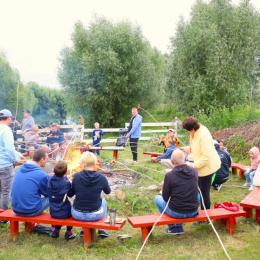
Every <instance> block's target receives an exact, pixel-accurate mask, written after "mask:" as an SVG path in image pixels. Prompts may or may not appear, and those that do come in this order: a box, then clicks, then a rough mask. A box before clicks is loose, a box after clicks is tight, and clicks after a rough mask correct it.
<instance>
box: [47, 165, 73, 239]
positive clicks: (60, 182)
mask: <svg viewBox="0 0 260 260" xmlns="http://www.w3.org/2000/svg"><path fill="white" fill-rule="evenodd" d="M66 172H67V163H66V162H65V161H59V162H57V163H56V165H55V167H54V175H53V176H52V177H51V178H50V179H49V181H48V188H47V191H48V196H49V200H50V214H51V216H52V217H53V218H58V219H64V218H68V217H71V204H70V202H69V200H68V198H67V197H68V196H69V197H72V196H73V195H74V193H73V190H72V188H71V183H70V181H69V180H68V178H67V177H66V176H64V175H65V173H66ZM60 229H61V226H60V225H56V226H55V229H54V231H53V232H52V234H51V237H53V238H58V237H59V235H60ZM71 229H72V227H71V226H67V231H66V233H65V239H66V240H71V239H74V238H75V237H76V234H72V232H71Z"/></svg>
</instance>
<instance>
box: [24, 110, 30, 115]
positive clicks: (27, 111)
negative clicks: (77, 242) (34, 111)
mask: <svg viewBox="0 0 260 260" xmlns="http://www.w3.org/2000/svg"><path fill="white" fill-rule="evenodd" d="M23 112H25V113H28V114H31V111H30V110H29V109H25V110H24V111H23Z"/></svg>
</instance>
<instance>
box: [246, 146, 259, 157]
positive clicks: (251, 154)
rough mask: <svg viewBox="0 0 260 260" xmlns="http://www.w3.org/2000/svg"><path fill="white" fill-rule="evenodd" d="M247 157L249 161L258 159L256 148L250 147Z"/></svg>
mask: <svg viewBox="0 0 260 260" xmlns="http://www.w3.org/2000/svg"><path fill="white" fill-rule="evenodd" d="M248 153H249V156H250V158H251V159H254V158H258V156H259V149H258V148H257V147H255V146H254V147H252V148H251V149H250V150H249V152H248Z"/></svg>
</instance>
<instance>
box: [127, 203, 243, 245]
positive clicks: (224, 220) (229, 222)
mask: <svg viewBox="0 0 260 260" xmlns="http://www.w3.org/2000/svg"><path fill="white" fill-rule="evenodd" d="M207 213H208V215H209V217H210V219H211V220H220V223H221V224H225V225H226V230H227V232H228V233H229V234H230V235H233V234H234V225H235V217H240V216H246V212H245V211H243V210H239V211H238V212H233V211H229V210H226V209H222V208H221V209H208V210H207ZM159 216H160V215H148V216H138V217H129V218H128V222H129V223H130V224H131V226H132V227H134V228H141V233H142V241H143V242H144V241H145V239H146V237H147V236H148V234H149V232H150V231H151V229H152V226H153V225H154V223H155V222H156V221H157V220H158V218H159ZM207 219H208V218H207V216H206V213H205V211H204V210H200V211H199V215H198V216H197V217H193V218H184V219H178V218H172V217H170V216H168V215H167V214H163V216H162V217H161V219H160V220H159V221H158V222H157V223H156V226H162V225H168V224H179V223H184V222H196V221H203V220H207ZM146 244H149V239H147V242H146Z"/></svg>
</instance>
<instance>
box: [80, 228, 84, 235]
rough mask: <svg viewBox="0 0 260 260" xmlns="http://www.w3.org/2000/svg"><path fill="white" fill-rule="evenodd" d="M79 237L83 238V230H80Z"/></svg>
mask: <svg viewBox="0 0 260 260" xmlns="http://www.w3.org/2000/svg"><path fill="white" fill-rule="evenodd" d="M79 236H80V237H84V230H83V229H81V230H80V233H79Z"/></svg>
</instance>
